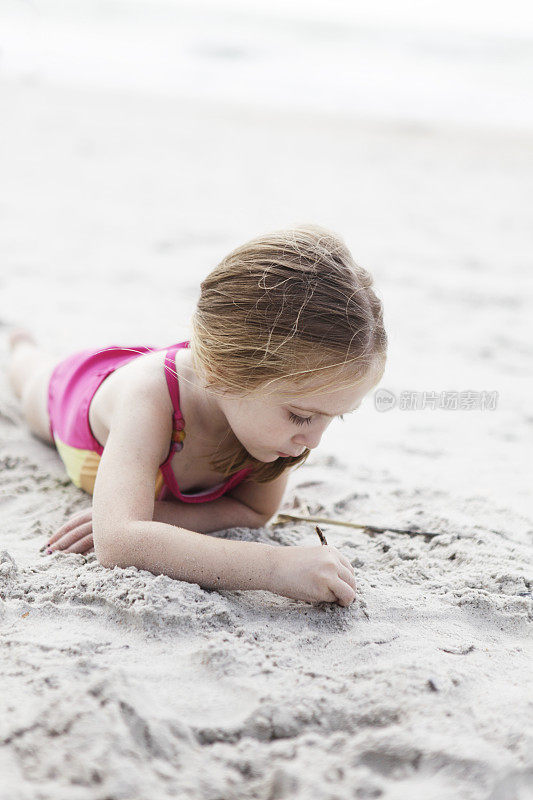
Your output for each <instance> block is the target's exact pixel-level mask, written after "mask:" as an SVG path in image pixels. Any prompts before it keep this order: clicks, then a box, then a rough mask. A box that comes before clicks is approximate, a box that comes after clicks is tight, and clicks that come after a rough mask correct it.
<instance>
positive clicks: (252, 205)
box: [0, 0, 533, 517]
mask: <svg viewBox="0 0 533 800" xmlns="http://www.w3.org/2000/svg"><path fill="white" fill-rule="evenodd" d="M532 44H533V12H532V10H531V5H530V3H526V2H521V1H519V0H508V2H506V3H505V4H495V3H494V4H490V3H486V2H471V1H470V2H468V1H467V2H459V0H451V1H450V2H447V3H445V4H443V3H439V4H437V3H428V2H410V3H401V2H400V3H398V2H392V0H387V1H386V2H380V3H373V2H370V0H365V2H342V1H341V0H328V2H311V1H310V0H306V2H304V1H303V0H301V1H300V0H290V1H289V2H281V1H280V0H269V2H266V0H265V1H264V2H263V1H261V2H238V1H237V0H222V1H221V2H205V1H204V0H195V2H183V1H181V0H172V1H171V0H167V1H166V2H160V1H159V0H151V1H150V2H136V1H135V0H114V1H111V0H98V2H97V1H96V0H94V1H93V2H89V0H71V2H69V3H64V2H46V1H45V0H34V1H33V2H22V1H20V2H15V1H14V0H4V1H3V3H2V5H1V6H0V113H1V123H0V142H1V151H0V159H1V161H0V167H1V179H0V220H1V224H0V270H1V274H0V280H1V283H0V293H1V304H2V307H1V312H0V313H1V319H2V320H3V322H4V324H8V323H14V324H29V325H30V326H31V327H32V329H33V331H34V333H35V334H36V335H37V336H38V338H39V339H40V341H42V343H43V345H44V346H46V347H47V348H48V349H49V350H50V351H51V352H53V353H55V354H57V356H58V358H59V357H62V356H63V355H66V354H67V353H68V352H71V351H73V350H74V349H81V348H83V347H90V346H100V345H101V346H108V345H110V344H125V345H131V346H135V345H139V344H153V345H155V346H163V345H168V344H170V343H172V342H175V341H180V340H182V339H184V338H187V332H188V320H189V317H190V314H191V313H192V309H193V308H194V304H195V301H196V298H197V296H198V292H199V283H200V281H201V279H202V278H203V277H204V276H205V275H206V274H207V273H208V272H209V271H210V269H211V268H212V267H213V266H214V265H215V264H216V263H217V262H218V261H219V260H220V259H221V258H222V257H223V256H224V255H225V254H226V253H227V252H228V251H229V250H230V249H232V248H233V247H235V246H237V245H238V244H241V243H242V242H244V241H245V240H246V239H249V238H251V237H252V236H255V235H257V234H258V233H260V232H264V231H267V230H271V229H274V228H278V227H289V226H290V225H291V224H295V223H299V222H316V223H319V224H322V225H325V226H327V227H330V228H332V229H333V230H335V231H337V232H338V233H340V234H341V235H343V236H344V238H345V239H346V241H347V243H348V245H349V247H350V248H351V250H352V253H353V255H354V257H355V259H356V261H358V262H359V263H361V264H362V265H363V266H365V267H366V268H367V269H369V270H370V271H371V272H372V274H373V275H374V278H375V285H376V290H377V292H378V294H379V295H380V296H381V297H382V299H383V301H384V304H385V319H386V325H387V329H388V332H389V337H390V352H389V364H388V367H387V372H386V375H385V377H384V379H383V381H382V386H383V387H384V388H386V389H387V390H389V391H391V392H393V393H395V395H396V396H397V397H398V396H399V395H400V393H401V392H404V391H437V392H441V391H451V390H457V391H468V390H471V391H475V392H476V391H477V392H481V391H497V392H498V405H497V408H496V409H494V410H492V411H489V410H476V409H462V410H457V411H445V410H438V409H436V410H432V409H430V408H426V409H424V410H418V411H408V410H401V409H400V408H398V407H396V408H394V409H392V410H391V411H389V412H386V413H385V412H379V411H378V410H377V409H376V408H375V407H374V404H373V402H372V398H369V399H368V400H367V401H365V404H363V407H362V409H361V413H360V416H359V417H358V419H357V421H353V422H350V426H351V427H350V435H349V436H347V435H346V428H344V429H342V428H341V424H340V423H334V424H333V425H332V426H331V428H330V429H329V430H328V434H327V440H326V438H325V439H324V444H323V446H322V445H321V448H320V451H321V454H320V456H319V454H318V453H317V454H316V455H315V454H313V458H315V459H316V463H317V464H319V463H321V462H320V458H321V457H326V456H327V455H328V453H329V454H336V455H337V456H338V457H339V459H340V462H341V463H342V462H343V459H350V463H357V464H359V473H358V475H359V479H360V480H365V479H366V478H365V477H364V476H365V475H367V477H368V479H369V480H372V479H373V477H374V478H375V477H376V476H377V478H378V479H379V480H380V481H383V482H385V483H386V482H387V480H389V479H390V481H391V482H393V483H398V482H400V483H402V482H404V483H406V484H409V483H410V482H412V483H417V482H418V483H417V485H419V484H420V480H421V479H422V480H423V481H426V482H427V485H428V486H431V487H433V489H434V490H435V491H442V490H452V489H453V491H456V492H461V491H462V492H467V493H469V494H470V497H471V498H473V500H472V502H473V503H474V505H475V503H476V502H477V501H476V498H477V499H478V500H479V497H482V498H486V497H488V496H490V497H492V498H495V497H496V496H497V498H498V499H497V500H495V501H494V502H496V504H497V503H498V502H500V504H502V505H501V512H502V516H503V517H505V514H504V511H505V498H507V499H508V500H509V501H511V500H512V502H513V503H520V507H521V508H523V509H526V508H527V509H529V508H530V488H529V480H528V469H527V461H526V458H527V449H528V447H529V444H528V442H529V440H530V438H531V427H532V425H533V413H532V412H531V410H530V409H529V407H528V403H527V402H526V400H525V398H526V397H527V389H528V386H529V383H528V382H529V379H530V374H531V361H532V346H531V341H530V333H529V330H530V314H531V303H530V301H531V295H532V279H531V270H530V267H531V252H532V244H533V242H532V239H533V234H532V230H533V227H532V225H531V221H532V220H531V177H532V165H533V143H532V136H531V134H532V129H533V103H532V102H531V97H532V92H531V90H532V76H533V47H532ZM323 454H324V455H323ZM365 470H367V472H365ZM435 487H440V489H438V490H437V489H435ZM491 513H492V512H491Z"/></svg>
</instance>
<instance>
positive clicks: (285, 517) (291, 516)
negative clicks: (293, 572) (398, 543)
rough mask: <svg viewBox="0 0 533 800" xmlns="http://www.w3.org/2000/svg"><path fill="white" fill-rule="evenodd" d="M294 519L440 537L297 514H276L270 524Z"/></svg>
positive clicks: (378, 531) (374, 530)
mask: <svg viewBox="0 0 533 800" xmlns="http://www.w3.org/2000/svg"><path fill="white" fill-rule="evenodd" d="M291 519H294V520H298V521H302V522H321V523H322V524H323V525H343V526H344V527H346V528H360V529H361V530H367V531H373V532H375V533H385V532H386V531H391V532H392V533H406V534H408V535H409V536H441V533H440V532H430V531H415V530H413V529H412V528H390V527H389V526H387V527H384V528H381V527H379V526H378V525H363V524H362V523H359V522H348V521H347V520H343V519H331V518H329V517H311V516H309V517H305V516H303V515H299V514H286V513H283V514H278V515H277V517H276V519H275V520H274V521H273V522H271V523H270V524H271V525H282V524H283V523H284V522H288V521H289V520H291Z"/></svg>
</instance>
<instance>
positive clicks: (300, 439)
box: [292, 431, 322, 453]
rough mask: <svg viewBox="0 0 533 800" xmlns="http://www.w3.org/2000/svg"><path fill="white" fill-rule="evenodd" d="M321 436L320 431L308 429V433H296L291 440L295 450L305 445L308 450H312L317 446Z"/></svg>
mask: <svg viewBox="0 0 533 800" xmlns="http://www.w3.org/2000/svg"><path fill="white" fill-rule="evenodd" d="M321 438H322V431H315V432H314V433H312V432H311V431H309V433H299V434H297V435H296V436H294V438H293V440H292V441H293V444H294V446H295V448H296V450H299V449H300V448H302V447H307V448H308V449H309V450H313V449H314V448H315V447H318V445H319V444H320V440H321ZM302 453H303V450H302Z"/></svg>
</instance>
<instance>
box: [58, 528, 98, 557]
mask: <svg viewBox="0 0 533 800" xmlns="http://www.w3.org/2000/svg"><path fill="white" fill-rule="evenodd" d="M92 546H93V535H92V533H91V534H90V535H89V536H84V538H83V539H79V540H78V541H77V542H74V544H72V545H71V546H70V547H68V548H67V549H66V550H65V551H64V552H65V553H86V552H87V551H88V550H89V548H90V547H92Z"/></svg>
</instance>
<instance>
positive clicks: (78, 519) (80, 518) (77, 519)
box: [48, 508, 93, 544]
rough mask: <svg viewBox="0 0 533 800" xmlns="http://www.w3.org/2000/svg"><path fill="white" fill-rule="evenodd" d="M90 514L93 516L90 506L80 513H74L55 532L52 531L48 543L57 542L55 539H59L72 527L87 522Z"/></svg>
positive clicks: (90, 516)
mask: <svg viewBox="0 0 533 800" xmlns="http://www.w3.org/2000/svg"><path fill="white" fill-rule="evenodd" d="M92 516H93V510H92V508H89V509H87V510H86V511H82V512H81V513H80V514H76V515H75V516H74V517H71V519H69V520H68V521H67V522H65V523H64V524H63V525H61V527H60V528H58V530H57V531H56V532H55V533H53V534H52V536H50V538H49V539H48V542H49V543H50V544H53V543H54V542H57V540H58V539H61V537H62V536H64V534H65V533H68V532H69V531H71V530H72V529H73V528H76V527H77V526H78V525H83V523H84V522H88V521H89V520H90V519H92Z"/></svg>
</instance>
